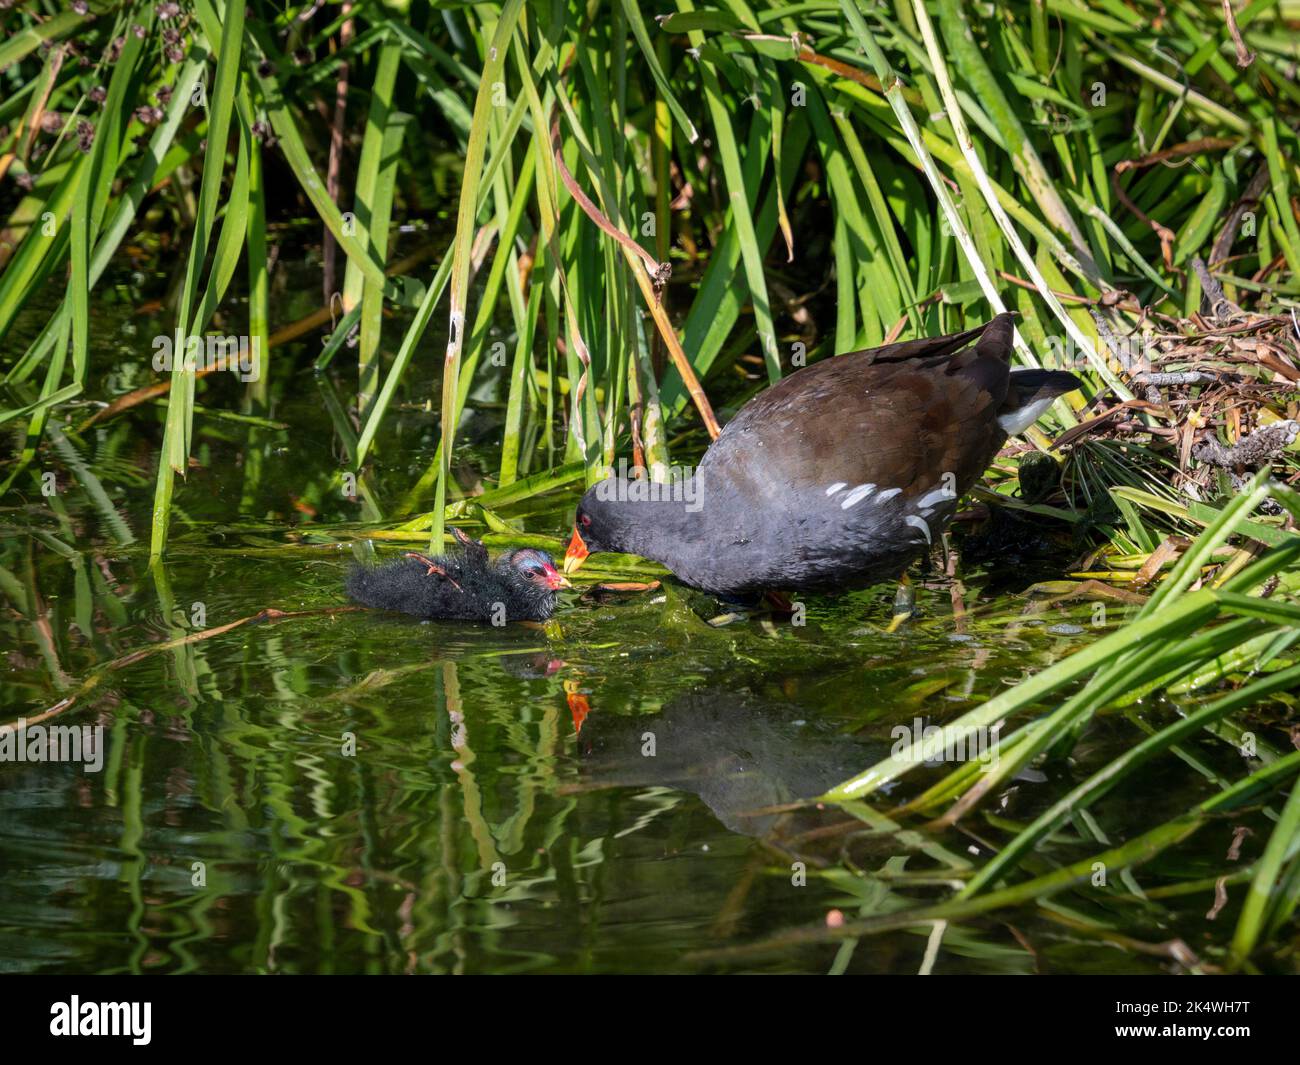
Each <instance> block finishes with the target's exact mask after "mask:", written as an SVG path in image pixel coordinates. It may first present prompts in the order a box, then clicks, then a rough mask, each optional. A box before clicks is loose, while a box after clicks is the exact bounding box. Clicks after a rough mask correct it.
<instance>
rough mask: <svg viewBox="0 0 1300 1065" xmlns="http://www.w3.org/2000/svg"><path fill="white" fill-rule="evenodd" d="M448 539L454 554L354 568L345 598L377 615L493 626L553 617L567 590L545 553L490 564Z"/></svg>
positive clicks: (464, 543) (470, 547)
mask: <svg viewBox="0 0 1300 1065" xmlns="http://www.w3.org/2000/svg"><path fill="white" fill-rule="evenodd" d="M452 533H453V534H454V535H455V537H456V539H457V540H458V541H459V542H460V545H461V550H459V551H452V552H448V553H447V554H445V555H435V556H433V557H432V558H429V557H427V556H425V555H421V554H417V553H416V552H413V551H409V552H407V553H406V554H405V555H404V556H402V557H401V558H399V559H396V560H395V561H393V562H386V563H384V564H382V565H379V566H362V565H357V566H354V567H353V568H352V570H351V571H350V572H349V573H348V576H347V592H348V595H349V596H350V597H351V598H352V599H354V600H356V602H358V603H361V604H362V605H363V606H368V607H373V608H374V609H376V610H396V611H400V612H401V613H403V614H414V615H415V616H416V617H419V618H440V619H446V620H454V621H486V622H488V623H490V624H493V625H501V624H504V623H505V622H507V621H546V620H547V619H548V618H549V617H550V616H551V615H552V614H554V613H555V598H556V597H555V593H556V591H557V590H558V589H560V588H568V587H570V585H569V582H568V581H567V580H566V579H565V578H564V577H563V576H562V575H561V574H560V573H559V572H558V571H557V570H556V568H555V563H554V561H553V560H552V559H551V556H550V555H548V554H547V553H546V552H545V551H539V550H536V549H535V548H531V547H521V548H515V549H513V550H511V551H507V552H505V554H503V555H501V556H500V557H499V558H498V559H497V560H496V562H490V561H489V560H488V552H487V548H486V547H484V546H483V544H482V543H481V542H480V541H478V540H471V539H470V538H469V537H468V536H466V535H465V533H463V532H461V530H460V529H456V528H453V529H452Z"/></svg>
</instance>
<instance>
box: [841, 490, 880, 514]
mask: <svg viewBox="0 0 1300 1065" xmlns="http://www.w3.org/2000/svg"><path fill="white" fill-rule="evenodd" d="M875 490H876V486H875V485H874V484H860V485H858V486H857V488H855V489H853V491H852V492H850V493H849V494H848V495H846V496H845V497H844V502H843V503H841V504H840V509H841V510H848V509H849V507H851V506H853V504H854V503H856V502H858V500H860V499H866V498H867V496H869V495H871V493H872V492H874V491H875Z"/></svg>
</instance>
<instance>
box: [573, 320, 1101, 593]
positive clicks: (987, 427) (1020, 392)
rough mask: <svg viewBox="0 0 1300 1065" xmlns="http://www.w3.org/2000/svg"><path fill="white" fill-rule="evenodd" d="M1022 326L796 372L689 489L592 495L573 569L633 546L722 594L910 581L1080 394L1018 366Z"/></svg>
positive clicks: (757, 406)
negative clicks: (1008, 459) (988, 473)
mask: <svg viewBox="0 0 1300 1065" xmlns="http://www.w3.org/2000/svg"><path fill="white" fill-rule="evenodd" d="M1012 317H1013V316H1012V315H1010V314H1000V315H998V316H997V317H996V318H994V319H993V321H991V322H989V323H987V324H986V325H982V326H979V327H977V328H975V329H969V330H967V331H965V332H963V333H953V334H951V335H949V336H941V337H931V338H927V339H922V340H910V341H906V342H904V343H899V344H886V345H885V346H884V347H879V348H872V349H870V350H867V351H858V352H853V353H851V354H846V355H840V356H837V357H835V358H831V359H826V360H824V361H822V362H818V363H815V364H813V365H812V366H809V367H807V368H806V369H803V370H800V371H798V372H797V373H794V374H791V375H790V376H789V377H787V378H785V379H784V380H782V381H780V382H778V383H777V384H775V385H773V386H772V387H771V388H769V389H768V390H767V391H765V392H762V393H760V394H759V395H757V396H755V397H754V398H753V399H752V400H750V401H749V402H748V403H746V404H745V405H744V407H742V408H741V409H740V411H739V413H737V414H736V416H735V417H734V418H732V419H731V421H730V422H728V423H727V426H726V428H725V429H723V431H722V433H721V435H719V436H718V438H717V439H716V440H714V441H713V443H712V445H710V447H709V449H708V451H707V452H705V454H704V458H703V459H702V460H701V462H700V464H699V467H698V469H697V470H696V472H695V474H694V477H693V478H691V479H688V480H687V481H685V482H682V483H680V484H678V485H675V486H666V485H660V486H657V489H655V490H649V489H647V488H646V487H645V486H644V485H637V484H636V482H628V481H625V480H623V479H621V478H608V479H606V480H605V481H602V482H601V483H600V484H597V485H594V486H593V487H592V488H591V489H589V490H588V491H587V494H586V495H585V496H583V498H582V502H581V503H580V504H579V506H578V511H577V519H576V523H575V525H574V530H573V537H572V539H571V540H570V542H569V547H568V551H567V552H566V555H565V559H564V570H565V572H566V573H571V572H573V571H574V570H575V569H577V568H578V567H579V566H580V565H581V564H582V561H583V559H585V558H586V556H587V555H588V554H589V553H591V552H595V551H622V552H626V553H629V554H635V555H640V556H642V557H643V558H649V559H654V560H655V561H657V562H661V563H663V564H664V565H665V566H667V567H668V568H669V569H670V570H672V571H673V573H674V574H676V575H677V576H678V577H679V578H680V579H681V580H683V581H684V582H685V583H687V584H689V585H692V586H694V587H696V588H700V589H703V590H704V591H708V592H713V593H716V594H719V595H725V596H739V595H746V594H749V593H754V592H760V591H767V590H790V591H802V590H807V591H818V590H831V589H836V590H838V589H846V588H855V587H863V586H866V585H869V584H873V583H876V582H878V581H881V580H884V579H889V578H897V577H898V576H899V574H900V573H902V572H903V570H904V569H905V568H906V566H907V565H908V563H910V562H911V561H912V560H913V559H915V558H916V557H917V556H918V555H920V554H921V552H923V551H924V550H925V549H926V547H927V545H929V544H930V543H932V542H933V541H934V539H935V537H936V536H937V535H938V534H939V533H940V532H942V531H943V529H944V528H945V527H946V526H947V524H948V522H949V521H950V520H951V519H952V516H953V514H954V512H955V511H956V509H957V500H958V499H959V498H960V497H961V496H962V495H963V494H964V493H966V492H967V491H969V490H970V488H971V486H972V485H974V483H975V482H976V480H978V478H979V476H980V475H981V474H982V473H983V472H984V470H985V468H986V467H987V466H988V464H989V463H990V462H991V461H992V460H993V457H994V456H995V455H996V454H997V452H998V449H999V448H1001V447H1002V445H1003V443H1004V442H1005V441H1006V439H1007V437H1008V435H1011V434H1014V433H1020V432H1023V431H1024V430H1025V429H1027V428H1028V427H1029V426H1030V425H1032V424H1033V423H1034V421H1036V420H1037V419H1038V417H1039V416H1040V415H1041V414H1042V413H1043V412H1044V411H1045V410H1046V409H1047V407H1048V406H1049V405H1050V404H1051V403H1052V401H1053V400H1054V399H1055V398H1056V397H1057V396H1059V395H1062V394H1064V393H1066V392H1070V391H1073V390H1074V389H1076V388H1078V387H1079V386H1080V382H1079V380H1078V379H1077V378H1076V377H1075V376H1074V375H1073V374H1069V373H1065V372H1064V371H1055V370H1012V369H1011V367H1010V356H1011V350H1012V335H1013V333H1012ZM972 340H975V341H976V342H975V344H974V346H973V347H971V346H968V345H969V344H970V342H971V341H972ZM630 485H631V486H633V487H632V489H631V491H629V486H630ZM648 495H649V496H650V497H651V498H645V497H646V496H648ZM655 496H657V497H658V498H654V497H655Z"/></svg>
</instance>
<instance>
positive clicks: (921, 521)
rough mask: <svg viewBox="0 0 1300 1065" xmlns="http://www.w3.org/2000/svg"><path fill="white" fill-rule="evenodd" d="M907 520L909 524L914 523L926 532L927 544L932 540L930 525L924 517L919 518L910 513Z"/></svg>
mask: <svg viewBox="0 0 1300 1065" xmlns="http://www.w3.org/2000/svg"><path fill="white" fill-rule="evenodd" d="M906 521H907V524H908V525H914V526H915V527H916V528H918V529H920V530H921V531H922V532H923V533H925V542H926V543H927V544H928V543H929V542H930V526H928V525H927V524H926V523H925V519H924V518H918V517H917V516H916V515H915V514H909V515H908V516H907V519H906Z"/></svg>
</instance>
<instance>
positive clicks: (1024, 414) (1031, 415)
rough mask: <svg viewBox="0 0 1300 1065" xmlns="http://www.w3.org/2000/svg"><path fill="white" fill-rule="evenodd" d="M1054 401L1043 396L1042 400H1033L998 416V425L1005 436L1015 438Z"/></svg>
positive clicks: (1053, 398)
mask: <svg viewBox="0 0 1300 1065" xmlns="http://www.w3.org/2000/svg"><path fill="white" fill-rule="evenodd" d="M1055 401H1056V397H1055V396H1044V397H1043V398H1042V399H1035V400H1033V401H1032V402H1030V403H1026V404H1025V405H1024V406H1023V407H1017V408H1016V409H1015V410H1013V411H1009V412H1008V413H1006V414H999V415H998V424H999V425H1000V426H1002V431H1003V432H1005V433H1006V434H1007V436H1016V435H1017V434H1019V433H1023V432H1024V431H1025V430H1026V429H1028V428H1029V427H1030V426H1031V425H1033V424H1034V422H1036V421H1038V419H1039V418H1041V417H1042V416H1043V412H1044V411H1045V410H1047V408H1048V407H1050V406H1051V405H1052V404H1053V403H1054V402H1055Z"/></svg>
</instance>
